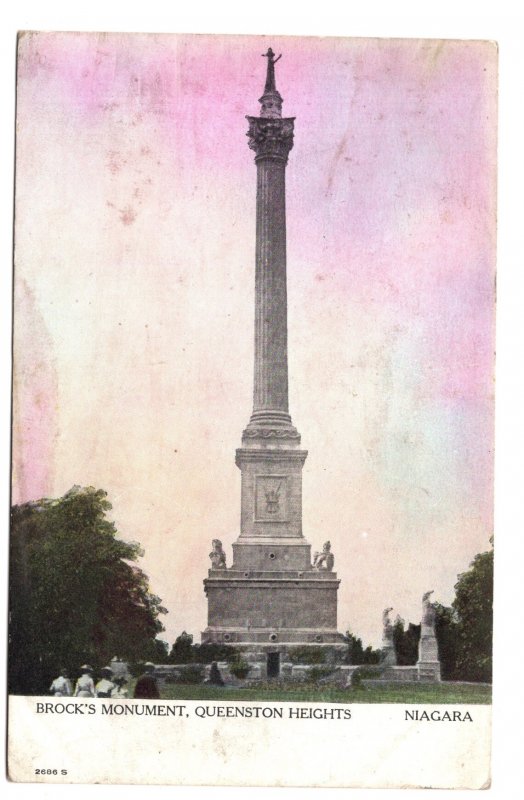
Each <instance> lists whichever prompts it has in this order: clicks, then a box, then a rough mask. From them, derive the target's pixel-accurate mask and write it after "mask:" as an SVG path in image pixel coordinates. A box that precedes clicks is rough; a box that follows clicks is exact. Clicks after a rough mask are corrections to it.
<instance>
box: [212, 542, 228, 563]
mask: <svg viewBox="0 0 524 800" xmlns="http://www.w3.org/2000/svg"><path fill="white" fill-rule="evenodd" d="M212 546H213V549H212V550H211V552H210V554H209V558H210V559H211V568H212V569H226V554H225V553H224V550H223V548H222V542H221V541H220V539H213V542H212Z"/></svg>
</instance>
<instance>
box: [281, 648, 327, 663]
mask: <svg viewBox="0 0 524 800" xmlns="http://www.w3.org/2000/svg"><path fill="white" fill-rule="evenodd" d="M289 660H290V661H291V663H292V664H324V663H325V661H326V650H325V648H323V647H291V648H290V649H289Z"/></svg>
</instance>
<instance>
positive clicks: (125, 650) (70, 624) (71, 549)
mask: <svg viewBox="0 0 524 800" xmlns="http://www.w3.org/2000/svg"><path fill="white" fill-rule="evenodd" d="M106 497H107V494H106V492H104V491H102V490H97V489H94V488H93V487H89V488H80V487H78V486H75V487H73V488H72V489H71V490H70V491H69V492H67V493H66V494H65V495H64V496H63V497H62V498H59V499H56V500H49V499H43V500H39V501H37V502H30V503H24V504H23V505H20V506H14V507H13V509H12V516H11V544H10V576H9V589H10V591H9V594H10V626H9V637H10V652H9V690H10V691H11V692H12V693H19V694H20V693H23V694H34V693H42V692H46V691H47V690H48V687H49V683H50V679H51V677H53V676H54V675H55V673H56V672H57V670H58V669H60V667H62V666H65V667H66V668H68V669H69V670H70V673H71V674H72V675H74V674H77V672H78V669H79V667H80V665H81V664H83V663H84V662H89V663H91V664H92V665H93V666H94V667H95V668H99V667H101V666H103V665H104V663H107V661H108V660H109V659H110V658H111V657H112V656H114V655H118V656H119V657H121V658H124V659H126V660H135V661H136V660H139V659H141V658H143V657H145V658H147V654H148V652H150V649H151V647H152V646H153V647H155V645H154V642H155V640H156V638H155V637H156V636H157V634H158V633H160V632H161V631H162V630H163V625H162V624H161V622H160V620H159V616H160V615H161V614H165V613H167V612H166V609H165V608H163V607H162V605H161V603H160V599H159V598H158V597H156V596H155V595H154V594H151V592H150V590H149V584H148V579H147V576H146V575H145V574H144V572H143V571H142V570H141V569H140V568H139V567H138V566H137V565H136V563H134V562H136V561H137V559H138V557H139V556H141V555H142V554H143V553H142V550H141V548H140V545H139V544H138V543H136V542H134V543H129V542H124V541H122V540H120V539H118V538H117V536H116V533H117V532H116V529H115V526H114V524H113V523H112V522H110V521H109V520H107V519H106V513H107V512H108V511H109V510H110V509H111V505H110V504H109V502H108V501H107V500H106Z"/></svg>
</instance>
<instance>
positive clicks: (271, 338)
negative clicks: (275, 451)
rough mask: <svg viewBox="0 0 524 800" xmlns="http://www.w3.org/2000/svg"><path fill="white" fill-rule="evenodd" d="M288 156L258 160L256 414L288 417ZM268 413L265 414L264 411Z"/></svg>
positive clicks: (254, 395) (254, 403)
mask: <svg viewBox="0 0 524 800" xmlns="http://www.w3.org/2000/svg"><path fill="white" fill-rule="evenodd" d="M285 169H286V164H285V161H283V160H282V159H278V160H276V159H275V160H274V159H271V158H261V159H257V230H256V272H255V369H254V391H253V401H254V402H253V415H254V416H256V417H257V418H260V417H265V416H267V414H264V413H263V412H268V411H276V412H280V413H278V414H277V417H281V418H284V417H285V416H287V417H288V418H289V415H288V410H289V409H288V368H287V289H286V200H285ZM260 412H262V413H260Z"/></svg>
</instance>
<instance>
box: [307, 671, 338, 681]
mask: <svg viewBox="0 0 524 800" xmlns="http://www.w3.org/2000/svg"><path fill="white" fill-rule="evenodd" d="M332 672H333V670H332V669H331V668H330V667H313V668H312V669H311V670H310V671H309V673H308V676H307V678H306V680H309V681H311V682H312V683H318V681H320V680H322V678H327V676H328V675H331V673H332Z"/></svg>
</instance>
